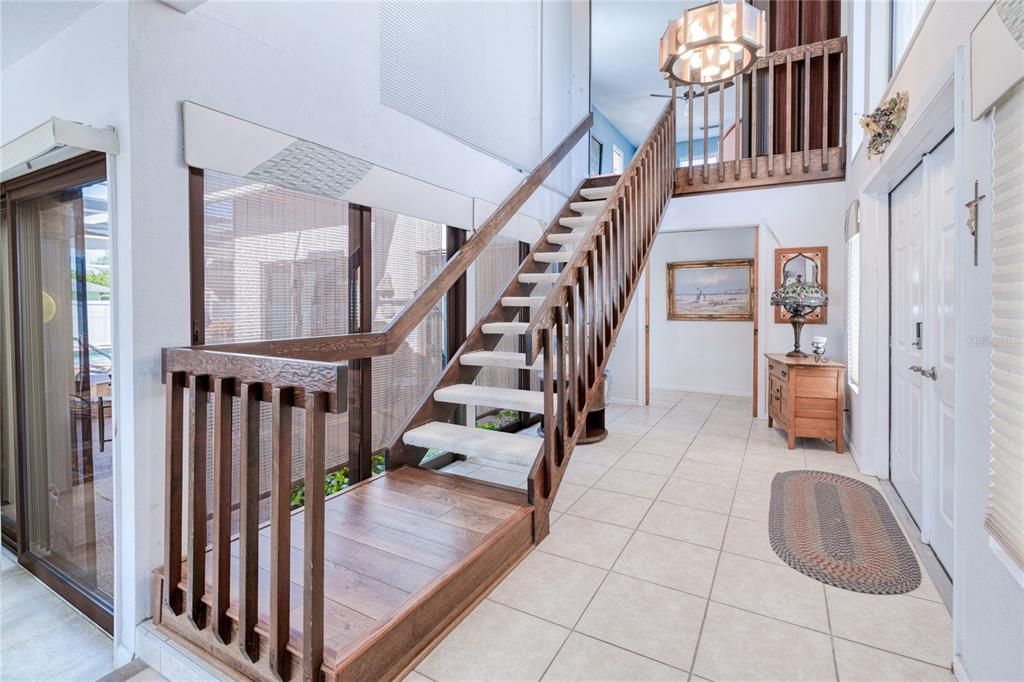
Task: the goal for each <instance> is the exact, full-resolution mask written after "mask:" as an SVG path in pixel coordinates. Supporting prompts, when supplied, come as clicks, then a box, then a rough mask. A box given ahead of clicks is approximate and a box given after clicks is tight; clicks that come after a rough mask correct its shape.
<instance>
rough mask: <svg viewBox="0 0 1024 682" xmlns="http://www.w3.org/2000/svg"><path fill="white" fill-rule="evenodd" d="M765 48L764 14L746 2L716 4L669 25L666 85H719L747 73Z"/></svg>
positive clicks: (664, 51)
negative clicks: (670, 83) (669, 83)
mask: <svg viewBox="0 0 1024 682" xmlns="http://www.w3.org/2000/svg"><path fill="white" fill-rule="evenodd" d="M764 46H765V19H764V12H763V11H762V10H759V9H757V8H756V7H753V6H752V5H750V4H749V3H747V2H744V0H715V1H714V2H710V3H708V4H706V5H701V6H699V7H694V8H691V9H688V10H686V11H684V12H683V16H682V17H681V18H680V19H679V20H675V21H670V22H669V23H668V28H667V29H666V30H665V34H664V35H663V36H662V38H661V45H660V68H661V71H662V73H663V74H664V76H665V78H666V79H668V80H669V81H670V82H676V83H683V84H686V85H709V84H711V83H720V82H722V81H726V80H729V79H731V78H733V77H734V76H737V75H739V74H741V73H743V72H745V71H747V70H748V69H750V68H751V67H752V66H753V65H754V61H755V60H756V59H757V56H758V54H760V53H761V52H762V51H763V50H764Z"/></svg>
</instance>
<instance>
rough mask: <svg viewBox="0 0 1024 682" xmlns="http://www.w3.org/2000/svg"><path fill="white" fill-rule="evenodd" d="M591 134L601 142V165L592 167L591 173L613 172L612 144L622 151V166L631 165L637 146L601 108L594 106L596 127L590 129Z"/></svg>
mask: <svg viewBox="0 0 1024 682" xmlns="http://www.w3.org/2000/svg"><path fill="white" fill-rule="evenodd" d="M590 134H591V136H593V137H595V138H597V139H598V140H599V141H600V142H601V144H602V149H601V167H600V168H594V167H591V169H590V174H591V175H600V174H601V173H611V172H612V145H614V146H616V147H618V148H619V149H620V150H621V151H622V167H623V168H625V167H626V166H628V165H629V161H630V159H632V158H633V154H635V153H636V147H634V146H633V145H632V144H630V142H629V140H627V139H626V136H625V135H623V134H622V133H621V132H620V131H619V129H618V128H616V127H615V126H614V125H613V124H612V122H611V121H609V120H608V119H607V118H605V116H604V114H602V113H601V110H600V109H597V108H596V107H595V108H594V127H593V128H591V129H590Z"/></svg>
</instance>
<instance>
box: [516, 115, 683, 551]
mask: <svg viewBox="0 0 1024 682" xmlns="http://www.w3.org/2000/svg"><path fill="white" fill-rule="evenodd" d="M675 118H676V108H675V100H670V101H669V103H668V105H667V106H666V107H665V109H664V110H663V111H662V113H661V115H660V116H659V117H658V119H657V121H656V122H655V124H654V127H653V128H652V129H651V132H650V133H649V134H648V136H647V139H646V140H645V141H644V143H643V144H642V145H641V146H640V148H639V149H637V151H636V154H635V155H634V157H633V160H632V161H631V162H630V164H629V167H628V168H627V169H626V170H625V172H624V173H623V174H622V175H621V176H620V177H619V179H618V181H617V182H616V183H615V186H614V188H613V190H612V192H611V194H610V196H608V198H607V200H606V202H605V206H604V209H603V210H602V212H601V213H600V215H599V216H598V217H597V219H596V220H595V221H594V223H593V225H592V226H591V227H590V229H589V230H588V231H587V233H586V235H585V236H584V237H583V239H582V240H581V243H580V246H579V247H578V249H577V251H576V253H575V255H574V256H573V258H572V260H571V261H569V263H568V264H567V265H566V267H565V269H564V270H563V271H562V273H561V275H560V277H559V280H558V282H557V283H556V284H555V287H554V289H553V290H552V291H551V293H549V294H548V296H547V297H546V298H545V299H544V303H543V304H542V305H541V306H540V307H539V308H538V309H537V310H536V312H535V313H533V315H532V319H531V321H530V324H529V327H528V328H527V331H526V344H525V345H526V349H525V355H526V362H527V363H532V362H534V361H535V360H537V359H538V358H541V359H542V362H543V391H544V445H543V448H542V451H541V455H540V456H539V457H538V458H537V460H536V462H535V463H534V466H533V468H532V469H531V471H530V477H529V494H530V501H531V502H532V503H533V505H534V507H535V508H536V509H537V513H536V514H535V519H536V520H535V536H537V535H539V536H540V537H543V536H544V535H545V534H546V533H547V525H546V524H547V522H548V517H549V512H550V508H551V504H552V503H553V502H554V497H555V494H556V493H557V492H558V487H559V484H560V482H561V480H562V476H563V475H564V473H565V468H566V466H567V465H568V463H569V458H570V455H571V454H572V451H573V449H574V448H575V446H576V442H577V441H578V440H579V439H580V437H581V436H582V435H583V434H584V432H585V430H586V420H587V413H588V412H589V410H590V407H591V405H593V404H594V402H595V399H596V398H597V397H598V395H597V391H599V390H601V387H602V385H603V382H602V381H601V377H602V373H603V371H604V368H605V366H606V365H607V363H608V359H609V357H610V355H611V350H612V347H613V346H614V345H615V340H616V337H617V336H618V333H619V330H620V329H621V326H622V323H623V321H624V319H625V316H626V311H627V310H628V309H629V304H630V302H631V301H632V299H633V295H634V294H635V293H636V290H637V284H638V283H639V281H640V277H641V275H642V274H643V272H644V269H645V267H646V266H647V260H648V258H649V257H650V254H651V248H652V246H653V243H654V238H655V236H656V234H657V231H658V225H659V224H660V223H661V219H662V216H663V215H664V212H665V209H666V207H667V206H668V202H669V199H671V197H672V189H673V185H674V182H675V172H674V171H675V156H676V151H675V150H676V141H675Z"/></svg>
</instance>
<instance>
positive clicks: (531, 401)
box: [434, 384, 544, 414]
mask: <svg viewBox="0 0 1024 682" xmlns="http://www.w3.org/2000/svg"><path fill="white" fill-rule="evenodd" d="M434 400H439V401H440V402H442V403H457V404H460V405H486V406H487V407H499V408H504V409H508V410H522V411H523V412H532V413H534V414H541V413H543V412H544V394H543V393H542V392H541V391H525V390H523V389H519V388H498V387H496V386H479V385H476V384H455V385H454V386H445V387H444V388H439V389H437V390H436V391H434Z"/></svg>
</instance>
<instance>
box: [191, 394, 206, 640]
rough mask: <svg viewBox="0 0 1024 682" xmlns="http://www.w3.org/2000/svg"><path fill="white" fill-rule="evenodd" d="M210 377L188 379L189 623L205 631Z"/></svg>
mask: <svg viewBox="0 0 1024 682" xmlns="http://www.w3.org/2000/svg"><path fill="white" fill-rule="evenodd" d="M208 387H209V377H206V376H195V375H192V376H191V377H189V381H188V393H189V415H188V429H189V435H188V489H189V497H188V619H189V620H190V621H191V622H192V624H193V625H195V626H196V628H198V629H200V630H202V629H203V628H205V627H206V611H205V606H204V605H203V593H204V592H206V432H207V430H208V429H207V423H206V419H207V401H208V399H209V395H208V392H207V389H208Z"/></svg>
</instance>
